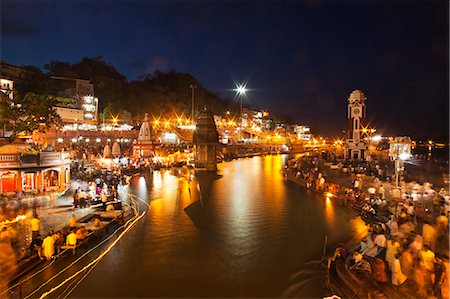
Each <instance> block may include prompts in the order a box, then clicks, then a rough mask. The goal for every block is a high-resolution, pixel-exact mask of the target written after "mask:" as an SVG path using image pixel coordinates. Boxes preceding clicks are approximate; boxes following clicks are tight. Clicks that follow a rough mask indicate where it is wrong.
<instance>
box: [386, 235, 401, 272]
mask: <svg viewBox="0 0 450 299" xmlns="http://www.w3.org/2000/svg"><path fill="white" fill-rule="evenodd" d="M399 248H400V244H399V243H398V242H397V241H396V240H394V239H389V240H388V241H387V250H386V262H387V263H388V266H389V270H391V271H392V266H393V265H394V261H395V256H396V255H397V253H398V249H399Z"/></svg>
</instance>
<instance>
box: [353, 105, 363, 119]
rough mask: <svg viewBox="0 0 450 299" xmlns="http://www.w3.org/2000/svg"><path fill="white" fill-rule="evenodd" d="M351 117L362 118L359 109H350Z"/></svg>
mask: <svg viewBox="0 0 450 299" xmlns="http://www.w3.org/2000/svg"><path fill="white" fill-rule="evenodd" d="M352 117H362V113H361V108H360V107H355V108H353V109H352Z"/></svg>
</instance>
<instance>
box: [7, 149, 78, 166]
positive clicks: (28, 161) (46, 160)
mask: <svg viewBox="0 0 450 299" xmlns="http://www.w3.org/2000/svg"><path fill="white" fill-rule="evenodd" d="M66 163H70V155H69V153H68V152H40V153H39V154H36V155H32V154H23V155H21V154H0V169H10V168H20V167H38V166H53V165H61V164H66Z"/></svg>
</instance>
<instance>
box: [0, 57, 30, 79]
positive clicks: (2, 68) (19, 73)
mask: <svg viewBox="0 0 450 299" xmlns="http://www.w3.org/2000/svg"><path fill="white" fill-rule="evenodd" d="M30 73H31V71H29V70H27V69H24V68H22V67H18V66H15V65H12V64H8V63H5V62H3V61H2V62H0V75H1V77H2V78H7V79H11V80H19V79H23V78H26V77H27V76H28V75H29V74H30Z"/></svg>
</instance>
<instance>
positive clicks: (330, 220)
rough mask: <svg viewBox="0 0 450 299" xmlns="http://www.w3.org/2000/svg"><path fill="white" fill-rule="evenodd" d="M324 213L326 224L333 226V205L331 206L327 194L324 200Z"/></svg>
mask: <svg viewBox="0 0 450 299" xmlns="http://www.w3.org/2000/svg"><path fill="white" fill-rule="evenodd" d="M327 194H328V193H327ZM325 215H326V217H327V218H326V219H327V222H328V225H330V226H333V225H334V218H335V214H334V206H333V203H332V202H331V199H330V197H328V196H327V199H326V201H325Z"/></svg>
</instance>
